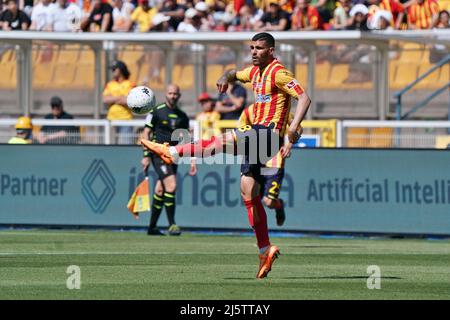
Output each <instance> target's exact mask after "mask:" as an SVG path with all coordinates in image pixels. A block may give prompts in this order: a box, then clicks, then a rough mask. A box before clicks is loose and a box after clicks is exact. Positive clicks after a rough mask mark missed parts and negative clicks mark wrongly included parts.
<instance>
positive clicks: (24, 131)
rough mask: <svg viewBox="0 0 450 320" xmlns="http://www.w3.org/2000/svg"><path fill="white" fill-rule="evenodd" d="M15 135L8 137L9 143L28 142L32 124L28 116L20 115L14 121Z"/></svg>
mask: <svg viewBox="0 0 450 320" xmlns="http://www.w3.org/2000/svg"><path fill="white" fill-rule="evenodd" d="M15 128H16V135H15V136H14V137H12V138H11V139H9V141H8V143H9V144H30V143H31V132H32V131H33V124H32V123H31V119H30V118H29V117H20V118H19V119H17V123H16V126H15Z"/></svg>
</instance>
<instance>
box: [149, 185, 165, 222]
mask: <svg viewBox="0 0 450 320" xmlns="http://www.w3.org/2000/svg"><path fill="white" fill-rule="evenodd" d="M163 200H164V199H163V197H162V196H158V195H157V194H156V193H154V194H153V203H152V216H151V218H150V225H149V229H154V228H156V224H157V223H158V219H159V216H160V215H161V211H162V209H163V206H164V202H163Z"/></svg>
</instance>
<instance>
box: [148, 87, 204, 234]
mask: <svg viewBox="0 0 450 320" xmlns="http://www.w3.org/2000/svg"><path fill="white" fill-rule="evenodd" d="M180 97H181V93H180V88H179V87H178V86H177V85H174V84H170V85H169V86H168V87H167V89H166V101H165V102H164V103H161V104H159V105H157V106H155V108H154V109H153V110H152V111H151V115H152V116H151V117H148V118H150V122H146V124H145V129H144V136H145V137H147V138H150V137H151V136H152V137H153V138H152V139H153V141H155V142H158V143H163V142H166V141H171V137H172V133H173V132H174V131H175V130H177V129H186V130H188V129H189V118H188V116H187V115H186V113H185V112H184V111H182V110H181V109H179V108H178V106H177V103H178V100H179V99H180ZM148 118H147V119H148ZM176 143H177V141H171V144H172V145H174V144H176ZM150 162H151V163H152V164H153V167H154V168H155V171H156V174H157V175H158V178H159V179H158V181H157V182H156V184H155V187H154V193H153V201H152V214H151V218H150V225H149V227H148V231H147V234H148V235H163V233H162V232H161V231H160V230H158V229H157V228H156V224H157V222H158V219H159V216H160V214H161V212H162V209H163V207H165V208H166V213H167V220H168V221H169V235H180V234H181V231H180V228H179V227H178V226H177V225H176V223H175V196H176V194H175V193H176V188H177V180H176V174H177V165H176V164H175V163H171V164H166V163H164V162H163V161H162V160H161V159H160V158H159V157H157V156H155V155H154V154H152V153H149V152H148V151H144V157H143V158H142V161H141V164H142V167H143V169H144V171H146V170H147V169H148V167H149V165H150ZM196 171H197V168H196V165H195V162H194V161H191V169H190V172H189V174H190V175H194V174H195V173H196Z"/></svg>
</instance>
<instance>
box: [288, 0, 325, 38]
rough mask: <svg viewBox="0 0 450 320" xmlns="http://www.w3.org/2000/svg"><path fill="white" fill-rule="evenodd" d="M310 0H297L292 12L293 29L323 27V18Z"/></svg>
mask: <svg viewBox="0 0 450 320" xmlns="http://www.w3.org/2000/svg"><path fill="white" fill-rule="evenodd" d="M310 3H311V1H310V0H297V5H296V6H295V9H294V13H293V14H292V30H301V31H312V30H321V29H323V23H322V18H321V16H320V15H319V11H317V8H316V7H313V6H312V5H310Z"/></svg>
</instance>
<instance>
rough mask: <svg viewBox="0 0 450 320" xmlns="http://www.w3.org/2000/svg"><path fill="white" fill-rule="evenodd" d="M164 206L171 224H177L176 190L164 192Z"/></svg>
mask: <svg viewBox="0 0 450 320" xmlns="http://www.w3.org/2000/svg"><path fill="white" fill-rule="evenodd" d="M164 206H165V207H166V213H167V220H168V221H169V226H171V225H173V224H175V192H164Z"/></svg>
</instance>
